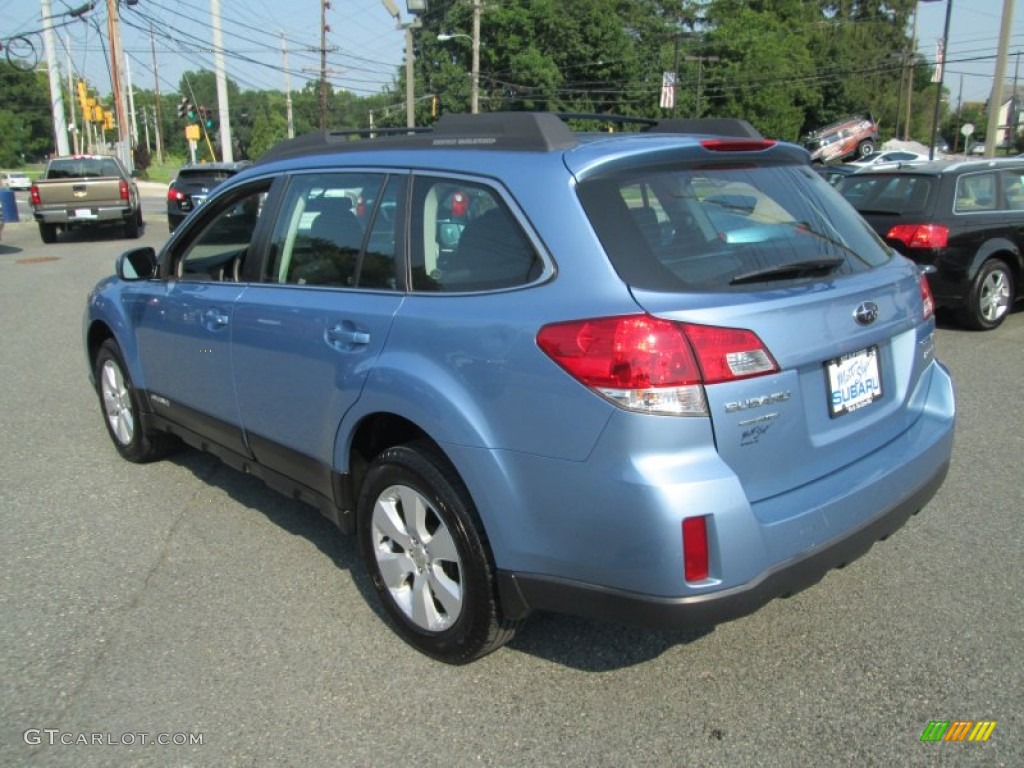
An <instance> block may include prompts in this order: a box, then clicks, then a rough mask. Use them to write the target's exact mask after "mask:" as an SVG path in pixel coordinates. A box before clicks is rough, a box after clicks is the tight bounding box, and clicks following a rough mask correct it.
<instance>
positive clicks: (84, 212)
mask: <svg viewBox="0 0 1024 768" xmlns="http://www.w3.org/2000/svg"><path fill="white" fill-rule="evenodd" d="M75 218H76V219H95V218H96V214H95V213H93V212H92V209H90V208H76V209H75Z"/></svg>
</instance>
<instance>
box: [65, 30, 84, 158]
mask: <svg viewBox="0 0 1024 768" xmlns="http://www.w3.org/2000/svg"><path fill="white" fill-rule="evenodd" d="M64 55H65V57H66V58H65V63H66V66H67V68H68V114H69V115H70V116H71V128H70V131H71V146H72V151H73V152H74V153H75V154H76V155H78V154H81V151H82V150H81V148H80V146H79V141H78V126H76V125H75V83H74V74H73V73H72V71H71V35H69V34H67V33H65V34H64Z"/></svg>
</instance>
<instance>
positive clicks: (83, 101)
mask: <svg viewBox="0 0 1024 768" xmlns="http://www.w3.org/2000/svg"><path fill="white" fill-rule="evenodd" d="M88 101H89V92H88V90H86V87H85V81H84V80H79V81H78V105H79V106H80V107H81V108H82V111H83V112H84V111H85V108H86V106H88V104H87V102H88Z"/></svg>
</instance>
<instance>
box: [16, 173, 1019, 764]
mask: <svg viewBox="0 0 1024 768" xmlns="http://www.w3.org/2000/svg"><path fill="white" fill-rule="evenodd" d="M18 195H19V199H20V198H21V197H22V196H23V195H24V193H18ZM145 210H146V216H147V220H148V222H149V225H148V228H147V231H146V232H145V235H144V238H143V239H142V241H140V242H142V243H147V244H152V245H156V246H158V245H159V244H160V243H162V242H163V240H164V238H165V237H166V233H167V227H166V219H165V218H164V217H162V216H161V215H160V211H161V210H162V204H161V201H160V199H159V198H158V197H151V198H150V199H148V200H147V202H146V206H145ZM134 244H135V243H134V242H133V241H128V240H123V239H120V238H119V237H117V236H115V235H113V234H110V235H107V234H84V233H82V234H78V233H76V234H73V235H71V236H64V237H62V239H61V241H60V242H59V243H57V244H55V245H50V246H44V245H43V244H42V243H41V242H40V240H39V236H38V232H37V230H36V228H35V225H34V224H32V223H31V221H29V220H24V216H23V222H22V223H19V224H8V225H7V227H6V228H5V229H4V232H3V239H2V241H0V322H2V327H3V329H4V331H5V332H4V333H3V335H2V337H0V361H2V370H3V372H4V387H3V392H4V395H3V398H2V400H0V430H2V438H0V477H2V482H0V526H2V527H0V530H2V534H0V562H2V563H3V568H2V569H0V673H2V674H0V765H4V766H21V765H39V766H75V767H76V768H80V767H82V766H110V765H117V766H125V765H139V766H150V765H153V766H263V765H294V766H321V765H323V766H336V765H344V766H349V765H352V766H393V765H397V766H407V765H408V766H412V765H423V766H433V765H437V766H450V765H456V766H463V765H509V766H520V765H522V766H546V765H560V766H577V765H578V766H633V765H638V766H640V765H643V766H662V765H664V766H681V765H687V766H748V765H779V766H833V765H835V766H839V765H842V766H848V765H879V766H895V765H900V766H903V765H922V766H924V765H929V766H930V765H951V766H953V765H955V766H963V765H977V766H1020V765H1024V716H1022V715H1024V712H1022V710H1024V665H1022V664H1021V657H1022V655H1024V617H1022V605H1024V601H1022V599H1021V594H1024V575H1022V569H1021V565H1020V564H1021V551H1022V550H1024V514H1022V509H1024V493H1022V490H1021V484H1020V481H1019V476H1020V469H1019V465H1020V459H1019V457H1020V456H1021V455H1022V454H1024V417H1022V414H1021V409H1020V407H1019V406H1018V404H1017V402H1016V396H1017V394H1019V393H1021V392H1022V385H1021V382H1022V379H1024V356H1022V352H1021V351H1022V350H1024V311H1021V310H1018V311H1017V312H1016V313H1014V314H1013V315H1012V316H1011V317H1010V318H1009V319H1008V320H1007V322H1006V323H1005V325H1004V327H1002V328H1000V329H999V330H997V331H995V332H992V333H987V334H979V333H971V332H967V331H961V330H959V329H958V328H956V327H955V326H953V325H951V324H947V323H945V322H943V324H942V327H941V328H940V331H939V333H938V339H937V349H938V355H939V357H940V358H941V359H942V360H944V361H945V362H946V363H947V364H948V365H949V367H950V368H951V369H952V371H953V374H954V376H955V379H956V385H957V392H958V404H959V423H958V430H957V443H956V448H955V454H954V463H953V466H952V469H951V471H950V475H949V477H948V479H947V481H946V484H945V485H944V486H943V488H942V489H941V490H940V492H939V495H938V496H937V497H936V498H935V499H934V500H933V501H932V503H931V504H930V505H929V506H928V507H927V508H925V509H924V510H923V511H922V513H921V514H919V515H917V516H916V517H913V518H911V520H910V522H909V523H908V524H907V526H906V527H905V528H903V529H902V530H901V531H899V532H898V533H897V534H896V535H894V536H893V537H891V538H890V539H888V540H886V541H884V542H881V543H879V544H877V545H876V546H875V547H874V548H873V549H872V550H871V552H869V553H868V554H867V555H866V556H865V557H864V558H862V559H860V560H858V561H857V562H855V563H853V564H851V565H850V566H848V567H847V568H845V569H843V570H840V571H834V572H833V573H831V574H829V576H828V577H826V579H825V580H824V581H823V582H822V583H820V584H818V585H817V586H815V587H814V588H812V589H810V590H808V591H806V592H803V593H801V594H799V595H796V596H794V597H792V598H790V599H787V600H780V601H775V602H774V603H771V604H769V605H768V606H766V607H765V608H764V609H762V610H761V611H759V612H758V613H756V614H754V615H753V616H750V617H748V618H745V619H742V620H740V621H736V622H733V623H730V624H726V625H722V626H719V627H717V628H714V629H710V630H694V631H692V632H686V633H659V632H649V631H645V630H638V629H632V628H628V627H622V626H618V625H609V624H599V623H593V622H588V621H583V620H578V619H574V618H567V617H561V616H548V615H537V616H534V617H533V618H532V619H531V620H530V622H529V623H528V624H527V625H526V627H525V628H524V629H523V630H522V631H521V632H520V634H519V635H518V636H517V638H516V639H515V640H514V641H513V642H512V643H511V644H510V645H509V646H508V647H506V648H504V649H502V650H500V651H498V652H496V653H494V654H492V655H491V656H488V657H486V658H485V659H483V660H482V661H480V662H477V663H475V664H472V665H470V666H467V667H460V668H453V667H448V666H445V665H442V664H439V663H436V662H433V661H431V660H429V659H427V658H425V657H423V656H421V655H419V654H417V653H416V652H414V651H413V650H411V649H410V648H408V647H407V646H405V645H404V644H403V643H402V641H401V640H399V639H398V637H397V636H396V635H395V634H394V633H393V632H392V631H391V630H390V629H389V628H388V627H387V626H386V624H385V623H384V619H383V616H382V614H381V613H380V612H379V611H378V609H377V607H376V604H375V602H374V601H373V600H372V599H371V598H372V595H371V586H370V584H369V582H368V579H367V578H366V576H365V575H364V572H363V568H362V564H361V562H360V558H359V554H358V550H357V547H356V545H355V541H354V539H346V538H343V537H340V536H339V535H337V534H336V532H335V531H334V529H333V528H332V527H331V526H330V525H328V524H327V523H326V522H324V521H322V520H321V519H320V518H319V517H318V515H317V514H316V513H315V512H314V511H312V510H311V509H309V508H307V507H305V506H303V505H301V504H298V503H296V502H293V501H290V500H289V499H286V498H284V497H282V496H279V495H277V494H275V493H274V492H272V491H270V490H268V489H266V488H265V487H263V486H262V485H261V484H260V483H258V482H256V481H254V480H252V479H251V478H248V477H245V476H243V475H240V474H238V473H235V472H233V471H232V470H230V469H228V468H226V467H224V466H222V465H220V464H219V463H218V462H217V461H216V460H214V459H212V458H210V457H208V456H204V455H201V454H198V453H194V452H182V453H180V454H178V455H176V456H175V457H173V458H172V459H170V460H167V461H163V462H160V463H157V464H152V465H148V466H136V465H132V464H129V463H127V462H124V461H122V460H121V459H120V458H119V457H118V455H117V453H116V452H115V451H114V449H113V447H112V446H111V445H110V443H109V440H108V438H107V435H106V432H105V430H104V427H103V424H102V421H101V416H100V411H99V406H98V403H97V400H96V397H95V394H94V392H93V391H92V390H91V389H90V387H89V385H88V382H87V379H86V366H85V361H84V354H83V352H82V341H81V327H80V326H81V317H82V312H83V310H84V305H85V297H86V293H87V291H88V290H89V288H90V287H91V286H92V285H93V284H94V283H95V282H96V281H97V280H98V279H100V278H101V277H103V276H105V275H108V274H110V273H111V272H112V271H113V260H114V257H115V255H116V254H118V253H120V252H121V251H122V250H124V249H126V248H128V247H130V246H131V245H134ZM936 720H939V721H947V720H948V721H957V720H960V721H968V720H969V721H996V723H997V724H996V726H995V728H994V730H993V731H992V733H991V736H990V738H989V739H988V741H987V742H984V743H971V742H958V743H953V742H939V743H923V742H922V741H921V737H922V734H923V732H924V731H925V729H926V728H927V727H928V725H929V723H930V722H931V721H936ZM162 742H163V743H162Z"/></svg>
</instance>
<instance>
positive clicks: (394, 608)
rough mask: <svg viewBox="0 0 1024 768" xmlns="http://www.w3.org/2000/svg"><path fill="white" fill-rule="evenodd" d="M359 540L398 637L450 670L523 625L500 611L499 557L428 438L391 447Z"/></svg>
mask: <svg viewBox="0 0 1024 768" xmlns="http://www.w3.org/2000/svg"><path fill="white" fill-rule="evenodd" d="M358 535H359V544H360V548H361V549H362V552H363V557H364V558H365V561H366V568H367V571H368V572H369V575H370V579H371V581H372V582H373V585H374V587H375V589H376V590H377V593H378V595H379V596H380V599H381V601H382V602H383V604H384V608H385V610H386V611H387V614H388V616H389V617H390V619H391V622H392V625H393V626H394V628H395V630H396V631H397V632H398V634H399V635H400V636H401V637H402V639H403V640H405V641H406V642H407V643H409V644H410V645H412V646H413V647H414V648H416V649H417V650H419V651H421V652H423V653H425V654H427V655H428V656H432V657H433V658H435V659H438V660H440V661H443V662H445V663H448V664H466V663H468V662H470V661H473V660H475V659H478V658H480V657H481V656H484V655H486V654H488V653H490V652H491V651H494V650H496V649H498V648H500V647H501V646H502V645H504V644H505V643H507V642H508V641H509V640H511V639H512V637H513V636H514V635H515V632H516V630H517V629H518V627H519V625H520V623H521V622H514V621H509V620H507V619H505V618H504V616H503V615H502V613H501V607H500V606H499V604H498V597H497V586H496V583H495V579H494V567H493V565H492V562H493V559H492V557H491V554H490V549H489V547H488V545H487V539H486V536H485V534H484V533H483V528H482V526H480V523H479V519H478V517H477V514H476V508H475V506H474V505H473V501H472V499H471V498H470V496H469V492H468V491H467V490H466V488H465V486H464V485H463V483H462V481H461V479H460V478H459V476H458V474H456V472H455V470H454V469H453V468H452V467H451V465H450V464H448V462H447V461H446V460H445V459H444V458H443V457H441V456H439V455H437V453H436V452H435V451H434V450H433V448H432V447H431V446H430V445H429V444H427V443H425V442H416V443H410V444H408V445H402V446H397V447H395V448H389V449H388V450H386V451H384V452H383V453H382V454H381V455H380V456H378V457H377V458H376V459H375V460H374V461H373V463H372V464H371V465H370V468H369V470H368V471H367V473H366V478H365V480H364V482H363V485H362V491H361V492H360V494H359V504H358Z"/></svg>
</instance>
